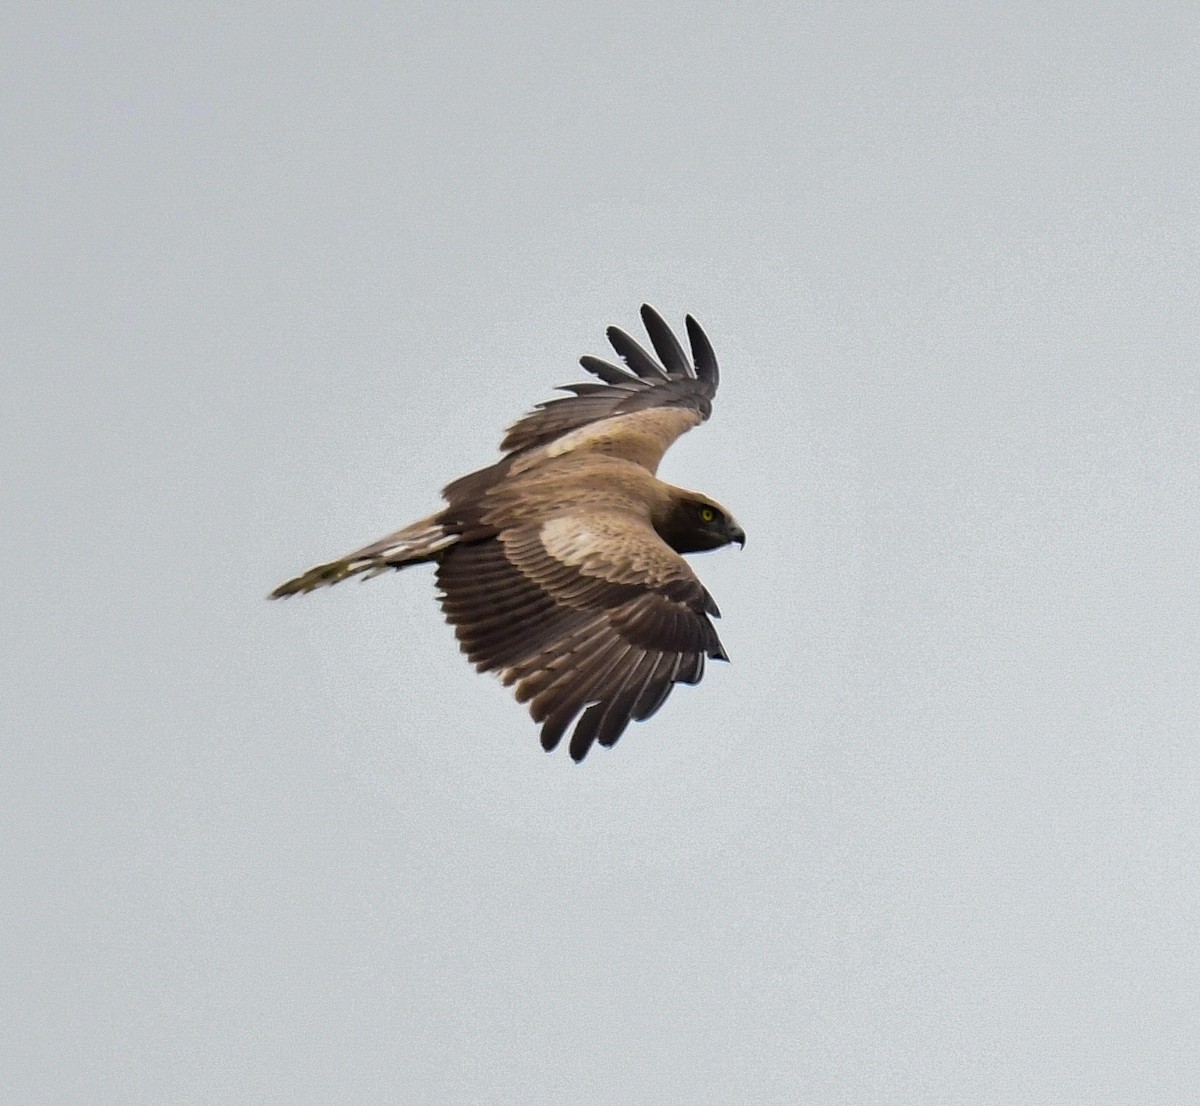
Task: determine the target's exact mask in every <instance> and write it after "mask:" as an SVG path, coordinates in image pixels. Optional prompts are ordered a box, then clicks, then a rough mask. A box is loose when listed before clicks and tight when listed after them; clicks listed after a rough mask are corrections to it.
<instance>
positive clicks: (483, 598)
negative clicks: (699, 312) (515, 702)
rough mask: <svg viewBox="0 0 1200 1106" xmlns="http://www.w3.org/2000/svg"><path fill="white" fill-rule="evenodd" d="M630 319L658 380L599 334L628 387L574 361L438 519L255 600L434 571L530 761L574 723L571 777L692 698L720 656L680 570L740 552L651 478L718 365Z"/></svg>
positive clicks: (628, 345) (697, 593)
mask: <svg viewBox="0 0 1200 1106" xmlns="http://www.w3.org/2000/svg"><path fill="white" fill-rule="evenodd" d="M642 318H643V320H644V321H645V323H646V327H647V330H648V331H649V332H650V337H651V340H652V342H653V344H654V348H655V350H656V352H657V353H658V356H659V358H660V359H661V362H662V363H661V364H659V362H658V361H656V360H655V359H654V358H652V357H651V356H650V355H649V354H648V353H646V351H644V350H643V349H642V348H641V347H640V346H638V345H637V343H636V342H634V341H633V339H632V338H630V337H629V336H628V335H627V334H625V333H624V332H623V331H620V330H617V329H616V328H610V329H609V332H608V335H609V340H610V341H611V342H612V344H613V346H614V348H615V349H616V350H617V352H618V354H620V355H621V357H622V358H623V360H624V361H625V362H626V364H627V365H628V366H629V368H630V369H631V370H632V375H631V373H629V372H626V371H625V370H623V369H621V368H618V367H617V366H616V365H613V364H610V363H608V362H604V361H599V360H598V359H596V358H591V357H584V358H582V359H581V363H582V364H583V366H584V368H586V369H588V370H589V371H590V372H592V373H593V374H595V375H596V376H598V377H600V379H601V380H602V381H604V383H602V384H591V383H589V384H576V385H570V386H568V387H567V389H565V390H567V391H571V392H573V393H574V394H573V395H572V396H570V397H568V398H564V399H558V400H552V401H548V402H546V403H543V404H541V405H540V407H539V408H538V409H537V410H535V411H534V412H533V413H531V414H530V415H527V416H526V417H525V418H524V419H522V420H520V421H519V422H518V423H516V424H515V425H514V426H513V427H512V428H510V430H509V431H508V434H507V436H506V437H505V440H504V442H503V444H502V447H501V448H502V449H503V450H504V451H505V456H504V457H503V458H502V459H501V460H500V461H498V462H497V463H496V464H494V465H491V466H490V467H488V468H485V469H481V470H479V471H478V472H474V473H471V474H469V475H467V476H464V477H462V478H460V479H458V480H455V481H454V482H453V483H451V484H449V485H447V487H446V488H445V489H444V491H443V495H444V497H445V499H446V504H447V505H446V507H445V508H443V509H442V510H441V511H438V512H437V513H435V514H433V515H430V516H429V517H428V518H425V519H422V520H421V521H419V522H416V523H413V524H412V525H410V526H407V527H405V528H404V529H403V530H399V531H397V532H396V533H394V534H390V535H388V536H387V537H385V538H382V539H381V540H379V541H377V542H375V543H373V544H372V545H369V546H367V547H365V548H363V549H360V550H357V551H356V552H354V553H351V554H349V555H347V556H346V557H343V558H341V559H339V560H337V561H332V562H330V563H328V564H323V565H318V566H317V567H316V568H313V569H310V570H309V571H308V572H306V573H304V574H303V575H301V576H299V577H297V578H296V579H294V580H290V581H288V582H287V583H286V584H283V585H281V586H280V587H279V588H277V589H276V590H275V591H274V592H273V593H272V595H271V597H272V598H280V597H282V596H287V595H293V594H297V593H299V592H307V591H312V590H313V589H314V588H318V587H322V586H324V585H327V584H334V583H337V582H338V581H339V580H343V579H346V578H347V577H349V576H355V575H362V576H364V577H370V576H373V575H377V574H378V573H380V572H385V571H387V570H388V569H392V568H396V569H398V568H404V567H407V566H409V565H414V564H423V563H428V562H434V563H436V564H437V579H438V585H439V588H440V589H441V592H442V608H443V610H444V612H445V614H446V617H447V619H448V620H449V621H450V622H451V623H452V624H453V625H454V626H455V630H456V634H457V636H458V639H459V642H460V644H461V646H462V648H463V651H464V652H465V653H466V654H467V656H468V657H469V658H470V659H471V661H473V662H474V664H475V665H476V667H477V668H478V669H479V670H480V671H495V672H497V673H498V674H499V676H500V677H501V679H502V680H503V681H504V682H505V683H506V684H513V685H515V687H516V695H517V698H518V699H519V700H520V701H522V702H529V703H530V712H531V713H532V715H533V717H534V719H535V721H537V722H539V723H541V724H542V744H543V745H544V746H545V747H546V748H547V749H552V748H554V747H555V746H556V745H557V744H558V742H559V741H560V740H561V738H562V736H563V734H564V732H565V731H566V729H567V727H568V726H569V725H570V724H571V722H572V721H573V720H575V719H576V717H577V716H578V717H579V720H578V722H577V723H576V725H575V729H574V733H573V735H572V740H571V746H570V748H571V755H572V757H573V758H574V759H575V760H577V761H578V760H582V759H583V757H584V756H585V755H586V754H587V751H588V749H589V748H590V747H591V745H592V744H593V743H594V742H596V741H598V742H599V743H600V744H602V745H612V744H613V743H615V741H616V740H617V738H618V737H619V736H620V735H621V733H622V732H623V730H624V729H625V727H626V726H627V725H628V724H629V722H630V721H641V720H642V719H644V718H648V717H649V716H650V715H651V714H652V713H654V711H655V710H657V709H658V707H659V706H661V705H662V703H663V702H664V701H665V699H666V697H667V695H668V694H669V693H670V691H671V688H672V687H673V686H674V685H675V684H676V683H696V682H698V681H699V679H700V677H701V676H702V675H703V672H704V661H705V658H709V657H711V658H718V659H722V660H724V659H726V657H725V651H724V649H723V648H722V646H721V643H720V640H719V639H718V638H717V633H716V630H715V628H714V627H713V625H712V622H711V621H710V617H715V616H717V615H718V613H719V612H718V610H717V607H716V604H715V603H714V602H713V599H712V597H711V596H710V595H709V594H708V592H707V590H706V589H705V588H704V586H703V585H702V584H701V583H700V581H699V579H698V578H697V577H696V575H695V573H694V572H693V571H692V569H691V567H690V566H689V565H688V564H687V562H686V561H685V560H684V559H683V558H682V556H680V554H682V553H691V552H700V551H702V550H705V549H714V548H717V547H718V546H721V545H725V544H728V543H729V542H731V541H737V542H739V543H741V542H744V540H745V536H744V534H743V533H742V531H741V529H740V527H738V526H737V524H736V523H735V522H734V521H733V519H732V518H731V517H730V516H729V514H728V512H727V511H726V510H725V509H724V508H723V507H721V506H720V504H718V503H716V502H715V501H713V500H711V499H708V498H707V497H706V496H703V495H700V494H699V493H697V492H690V491H687V490H685V489H683V488H677V487H674V486H672V485H670V484H666V483H664V482H663V481H661V480H659V479H658V478H657V476H656V475H655V472H656V471H657V468H658V464H659V461H660V460H661V459H662V455H663V453H665V452H666V450H667V448H668V447H669V446H670V445H671V443H672V442H674V441H675V439H676V438H678V437H679V436H680V435H681V434H682V433H684V432H685V431H686V430H688V429H689V428H691V427H692V426H695V425H697V424H698V423H700V422H702V421H704V419H705V418H707V417H708V414H709V412H710V410H711V400H712V396H713V394H714V393H715V392H716V386H717V365H716V359H715V357H714V356H713V353H712V348H711V346H709V344H708V339H707V338H706V337H705V335H704V332H703V331H702V330H701V329H700V327H699V326H698V325H697V324H696V323H695V320H693V319H692V318H691V317H689V318H688V320H687V323H688V334H689V337H690V339H691V345H692V350H693V357H694V359H695V365H694V366H693V364H692V362H690V361H689V360H688V358H687V357H686V355H685V354H684V353H683V350H682V348H681V347H680V346H679V343H678V341H677V340H676V339H675V337H674V335H673V334H672V333H671V331H670V329H669V328H668V327H667V325H666V323H665V322H663V320H662V318H661V317H660V316H659V315H658V314H657V312H655V311H654V310H653V309H652V308H650V307H648V306H643V308H642Z"/></svg>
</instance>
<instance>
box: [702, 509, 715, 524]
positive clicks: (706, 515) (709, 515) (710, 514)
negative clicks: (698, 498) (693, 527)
mask: <svg viewBox="0 0 1200 1106" xmlns="http://www.w3.org/2000/svg"><path fill="white" fill-rule="evenodd" d="M716 517H717V515H716V512H715V511H714V510H713V509H712V508H711V507H702V508H701V509H700V519H701V521H702V522H712V520H713V519H714V518H716Z"/></svg>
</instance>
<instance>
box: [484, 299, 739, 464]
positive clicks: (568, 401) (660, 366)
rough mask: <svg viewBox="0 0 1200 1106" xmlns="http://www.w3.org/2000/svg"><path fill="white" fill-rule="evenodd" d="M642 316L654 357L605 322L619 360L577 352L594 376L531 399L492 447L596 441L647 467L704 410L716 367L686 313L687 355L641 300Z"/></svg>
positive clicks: (555, 447)
mask: <svg viewBox="0 0 1200 1106" xmlns="http://www.w3.org/2000/svg"><path fill="white" fill-rule="evenodd" d="M642 322H643V323H644V324H645V326H646V331H647V333H649V335H650V342H651V344H652V345H653V347H654V351H655V353H656V354H657V355H658V357H657V359H656V358H655V357H654V356H653V355H652V354H650V353H648V352H647V351H646V350H645V349H643V348H642V346H641V345H639V344H638V343H637V342H636V341H635V340H634V339H633V338H631V337H630V336H629V335H628V334H626V333H625V331H623V330H620V329H618V328H617V327H615V326H613V327H609V328H608V340H609V342H610V343H612V347H613V349H614V350H616V352H617V355H618V356H619V357H620V358H621V360H622V361H623V362H624V363H625V366H626V367H625V368H622V367H620V366H619V365H616V364H613V363H612V362H611V361H602V360H600V358H598V357H581V358H580V359H579V363H580V364H581V365H582V366H583V367H584V368H585V369H587V370H588V372H590V373H592V374H593V375H594V376H596V377H598V378H599V379H600V380H601V381H602V383H599V384H596V383H587V384H567V385H564V386H563V387H562V388H560V391H565V392H571V393H572V394H571V395H570V396H568V397H565V398H560V399H551V400H547V401H546V402H545V403H541V404H539V405H538V406H537V408H536V409H535V410H534V411H532V412H531V413H530V414H528V415H526V416H525V417H524V418H523V419H521V420H520V421H519V422H517V423H515V424H514V425H513V426H511V427H509V429H508V432H507V434H506V435H505V438H504V441H503V442H502V443H501V445H500V448H501V449H502V450H503V451H504V452H505V453H508V454H513V453H522V452H525V451H527V450H533V449H538V448H540V447H546V449H547V450H549V451H552V452H563V451H565V450H567V449H587V448H603V449H604V451H605V452H607V453H610V454H616V455H619V456H620V455H625V456H628V457H629V459H631V460H635V461H637V462H638V463H639V464H644V465H646V467H647V468H649V469H650V470H651V471H654V469H655V468H657V466H658V462H659V460H661V458H662V455H663V453H665V452H666V450H667V448H668V447H669V446H670V445H671V443H672V442H674V441H675V439H676V438H678V437H679V436H680V435H681V434H682V433H684V432H685V431H686V430H689V429H691V427H693V426H697V425H698V424H700V423H702V422H703V421H704V420H705V419H707V418H708V416H709V415H710V414H711V413H712V399H713V396H714V395H716V392H717V383H718V379H719V375H720V374H719V372H718V369H717V359H716V356H715V355H714V353H713V348H712V344H711V343H710V342H709V340H708V337H707V335H705V333H704V331H703V330H701V328H700V324H699V323H697V322H696V320H695V319H693V318H692V317H691V315H689V316H688V317H687V333H688V341H689V343H690V345H691V347H692V356H691V359H689V358H688V355H687V354H686V353H685V352H684V350H683V347H682V346H681V345H680V344H679V339H678V338H676V337H675V335H674V334H673V333H672V332H671V328H670V327H669V326H667V324H666V322H665V321H664V320H663V317H662V316H661V315H660V314H659V313H658V312H657V311H655V310H654V308H653V307H651V306H650V305H649V304H643V305H642Z"/></svg>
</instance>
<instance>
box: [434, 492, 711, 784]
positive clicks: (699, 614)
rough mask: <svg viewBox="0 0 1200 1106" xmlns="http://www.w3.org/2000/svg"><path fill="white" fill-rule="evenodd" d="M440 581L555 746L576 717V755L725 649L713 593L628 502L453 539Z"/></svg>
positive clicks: (639, 715) (475, 657) (452, 614)
mask: <svg viewBox="0 0 1200 1106" xmlns="http://www.w3.org/2000/svg"><path fill="white" fill-rule="evenodd" d="M438 586H439V587H440V588H441V591H442V609H443V610H444V611H445V613H446V617H447V618H448V619H449V621H450V622H451V623H453V625H454V627H455V632H456V635H457V637H458V640H459V642H460V644H461V646H462V649H463V652H465V653H466V654H467V656H468V657H469V658H470V659H471V660H472V661H473V662H474V664H475V666H476V668H478V669H479V670H480V671H481V672H488V671H495V672H498V673H499V675H500V677H501V678H502V679H503V681H504V683H505V684H507V685H516V696H517V699H518V700H519V701H521V702H523V703H524V702H527V703H529V710H530V713H531V714H532V715H533V719H534V721H535V722H539V723H541V725H542V745H543V746H544V747H545V748H546V749H547V750H549V749H553V748H554V747H555V746H556V745H557V744H558V743H559V741H560V740H561V739H562V736H563V734H564V733H565V732H566V730H567V729H568V727H569V726H570V725H571V723H572V721H574V720H575V719H576V718H577V717H578V719H579V720H578V722H577V723H576V725H575V729H574V733H573V734H572V737H571V746H570V749H571V756H572V758H574V759H575V760H576V761H579V760H582V759H583V758H584V757H585V756H586V755H587V752H588V750H589V749H590V748H591V746H592V744H593V743H594V742H597V741H598V742H599V743H600V744H601V745H605V746H609V745H613V744H614V743H615V742H616V740H617V739H618V738H619V737H620V736H621V734H622V732H623V731H624V730H625V728H626V726H628V725H629V723H630V722H631V721H637V722H640V721H642V720H643V719H646V718H649V717H650V715H652V714H653V713H654V712H655V711H656V710H658V708H659V707H660V706H662V704H663V703H664V702H665V701H666V698H667V696H668V695H669V694H670V692H671V689H672V688H673V687H674V686H675V684H677V683H687V684H695V683H698V682H699V681H700V677H701V676H702V675H703V674H704V662H705V658H706V657H714V658H719V659H721V660H725V659H727V658H726V656H725V651H724V649H723V648H722V646H721V642H720V640H719V639H718V637H717V632H716V630H715V628H714V627H713V624H712V622H711V621H710V619H709V616H710V615H713V616H715V615H717V614H718V613H719V612H718V611H717V607H716V604H715V603H714V602H713V600H712V597H711V596H710V595H709V594H708V592H707V591H706V590H705V588H704V585H703V584H701V583H700V581H699V580H698V579H697V577H696V576H695V574H694V573H693V572H692V570H691V568H690V567H689V566H688V564H687V562H685V561H684V560H683V558H682V557H680V556H679V554H677V553H676V552H675V551H674V550H672V549H671V548H670V547H669V546H667V545H666V544H665V543H664V542H663V541H662V539H661V538H659V536H658V535H657V534H656V533H655V532H654V530H653V529H652V528H651V527H650V525H649V524H648V523H647V522H644V521H642V520H640V519H638V518H637V517H636V516H634V515H632V514H625V513H623V512H617V511H609V512H591V513H588V512H575V513H572V514H563V515H558V516H555V517H553V518H551V519H549V520H547V521H545V522H542V523H540V524H530V525H527V526H522V527H519V528H516V529H511V530H502V531H501V532H500V533H499V534H498V535H497V536H496V537H494V538H492V539H490V540H488V541H484V542H481V543H478V544H474V545H456V546H454V547H452V548H451V549H448V550H447V551H446V552H445V554H444V555H443V557H442V560H441V562H440V564H439V566H438Z"/></svg>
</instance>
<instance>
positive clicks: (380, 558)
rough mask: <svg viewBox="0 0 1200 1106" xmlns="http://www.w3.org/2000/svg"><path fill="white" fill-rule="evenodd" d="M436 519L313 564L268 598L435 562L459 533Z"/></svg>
mask: <svg viewBox="0 0 1200 1106" xmlns="http://www.w3.org/2000/svg"><path fill="white" fill-rule="evenodd" d="M436 519H437V515H430V516H429V518H423V519H421V521H420V522H414V523H413V524H412V525H411V526H406V527H405V528H404V529H403V530H397V531H396V532H395V533H394V534H388V536H387V537H385V538H380V539H379V541H377V542H372V543H371V544H370V545H367V546H364V547H363V548H362V549H357V550H355V551H354V552H353V553H348V554H346V556H344V557H341V558H339V559H338V560H336V561H329V562H327V563H325V564H320V565H316V566H315V567H314V568H310V569H309V570H308V571H307V572H305V573H302V574H301V575H299V576H297V577H296V578H295V579H293V580H289V581H288V582H287V583H286V584H280V585H279V587H277V588H276V589H275V590H274V591H273V592H271V594H270V595H269V596H268V598H269V599H283V598H285V597H286V596H289V595H300V594H302V593H304V592H309V591H315V590H316V589H317V588H323V587H327V586H328V585H330V584H337V583H340V582H341V581H342V580H345V579H348V578H349V577H351V576H361V577H362V578H363V579H364V580H370V579H371V578H372V577H373V576H378V575H379V574H380V573H381V572H387V571H388V569H393V568H395V569H400V568H406V567H408V566H409V565H419V564H424V563H426V562H428V561H435V560H437V557H438V554H439V553H440V552H441V551H442V550H443V549H447V548H449V547H450V546H451V545H453V544H454V543H455V542H456V541H458V535H457V534H452V533H451V534H448V533H446V530H445V527H443V526H442V525H441V524H440V523H438V522H437V521H435V520H436Z"/></svg>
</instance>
